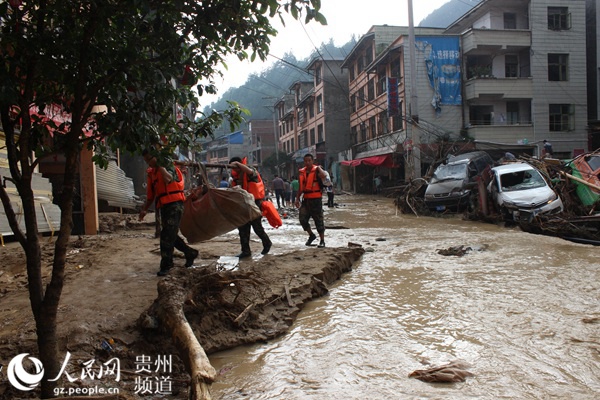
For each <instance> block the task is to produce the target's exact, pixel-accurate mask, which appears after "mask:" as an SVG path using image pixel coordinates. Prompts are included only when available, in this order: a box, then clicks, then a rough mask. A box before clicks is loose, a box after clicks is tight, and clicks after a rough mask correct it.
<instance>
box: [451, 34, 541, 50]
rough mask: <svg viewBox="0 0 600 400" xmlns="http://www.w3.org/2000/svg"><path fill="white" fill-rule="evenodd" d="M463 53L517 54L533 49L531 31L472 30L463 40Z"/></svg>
mask: <svg viewBox="0 0 600 400" xmlns="http://www.w3.org/2000/svg"><path fill="white" fill-rule="evenodd" d="M462 46H463V53H464V54H469V53H477V54H485V53H488V52H494V53H497V52H499V51H503V52H517V51H519V50H522V49H524V48H529V47H531V31H528V30H515V29H511V30H495V29H471V30H470V31H468V32H467V33H465V34H464V36H463V39H462Z"/></svg>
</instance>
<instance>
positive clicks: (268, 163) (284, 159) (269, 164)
mask: <svg viewBox="0 0 600 400" xmlns="http://www.w3.org/2000/svg"><path fill="white" fill-rule="evenodd" d="M278 153H279V158H278V155H277V153H273V154H271V155H270V156H269V157H267V158H265V159H264V160H263V162H262V165H263V167H264V168H268V169H269V171H270V172H271V173H272V174H275V173H277V165H281V164H283V163H287V164H290V163H291V162H292V157H291V156H289V155H288V154H287V153H285V152H282V151H278Z"/></svg>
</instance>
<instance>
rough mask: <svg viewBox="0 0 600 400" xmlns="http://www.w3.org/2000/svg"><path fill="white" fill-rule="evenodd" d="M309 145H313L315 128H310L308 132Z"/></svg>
mask: <svg viewBox="0 0 600 400" xmlns="http://www.w3.org/2000/svg"><path fill="white" fill-rule="evenodd" d="M310 144H311V145H313V144H315V128H312V129H311V130H310Z"/></svg>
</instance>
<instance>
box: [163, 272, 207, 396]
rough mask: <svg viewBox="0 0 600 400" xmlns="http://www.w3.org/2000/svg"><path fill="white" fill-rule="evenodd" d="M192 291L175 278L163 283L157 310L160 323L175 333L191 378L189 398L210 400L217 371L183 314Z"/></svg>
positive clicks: (176, 343) (175, 338) (177, 345)
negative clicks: (211, 388) (211, 387)
mask: <svg viewBox="0 0 600 400" xmlns="http://www.w3.org/2000/svg"><path fill="white" fill-rule="evenodd" d="M189 291H190V289H189V288H186V287H185V286H182V285H181V281H179V280H175V279H171V277H168V278H167V279H164V280H162V281H161V282H159V283H158V298H157V299H156V304H155V306H156V308H155V310H156V314H157V315H158V318H159V319H160V321H161V322H162V323H163V324H164V326H165V327H166V328H167V330H168V331H169V332H170V333H171V336H172V339H173V343H174V345H175V347H176V348H177V350H178V352H179V356H180V358H181V360H182V361H183V364H184V365H185V368H186V370H187V372H188V373H189V374H190V377H191V381H190V394H189V398H190V399H193V400H210V399H211V396H210V390H209V389H210V384H211V383H212V382H214V380H215V378H216V376H217V371H215V369H214V368H213V366H212V365H211V364H210V361H209V359H208V357H207V356H206V353H205V352H204V349H203V348H202V346H200V343H199V342H198V339H197V338H196V335H195V334H194V331H193V330H192V328H191V326H190V324H189V323H188V321H187V318H186V317H185V314H184V312H183V305H184V304H185V302H186V301H187V299H188V297H189Z"/></svg>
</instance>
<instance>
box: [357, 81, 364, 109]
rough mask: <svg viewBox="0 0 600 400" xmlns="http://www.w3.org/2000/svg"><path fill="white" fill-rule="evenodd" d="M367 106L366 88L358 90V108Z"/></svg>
mask: <svg viewBox="0 0 600 400" xmlns="http://www.w3.org/2000/svg"><path fill="white" fill-rule="evenodd" d="M364 106H365V87H364V86H363V87H361V88H360V89H358V108H359V109H360V108H362V107H364Z"/></svg>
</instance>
